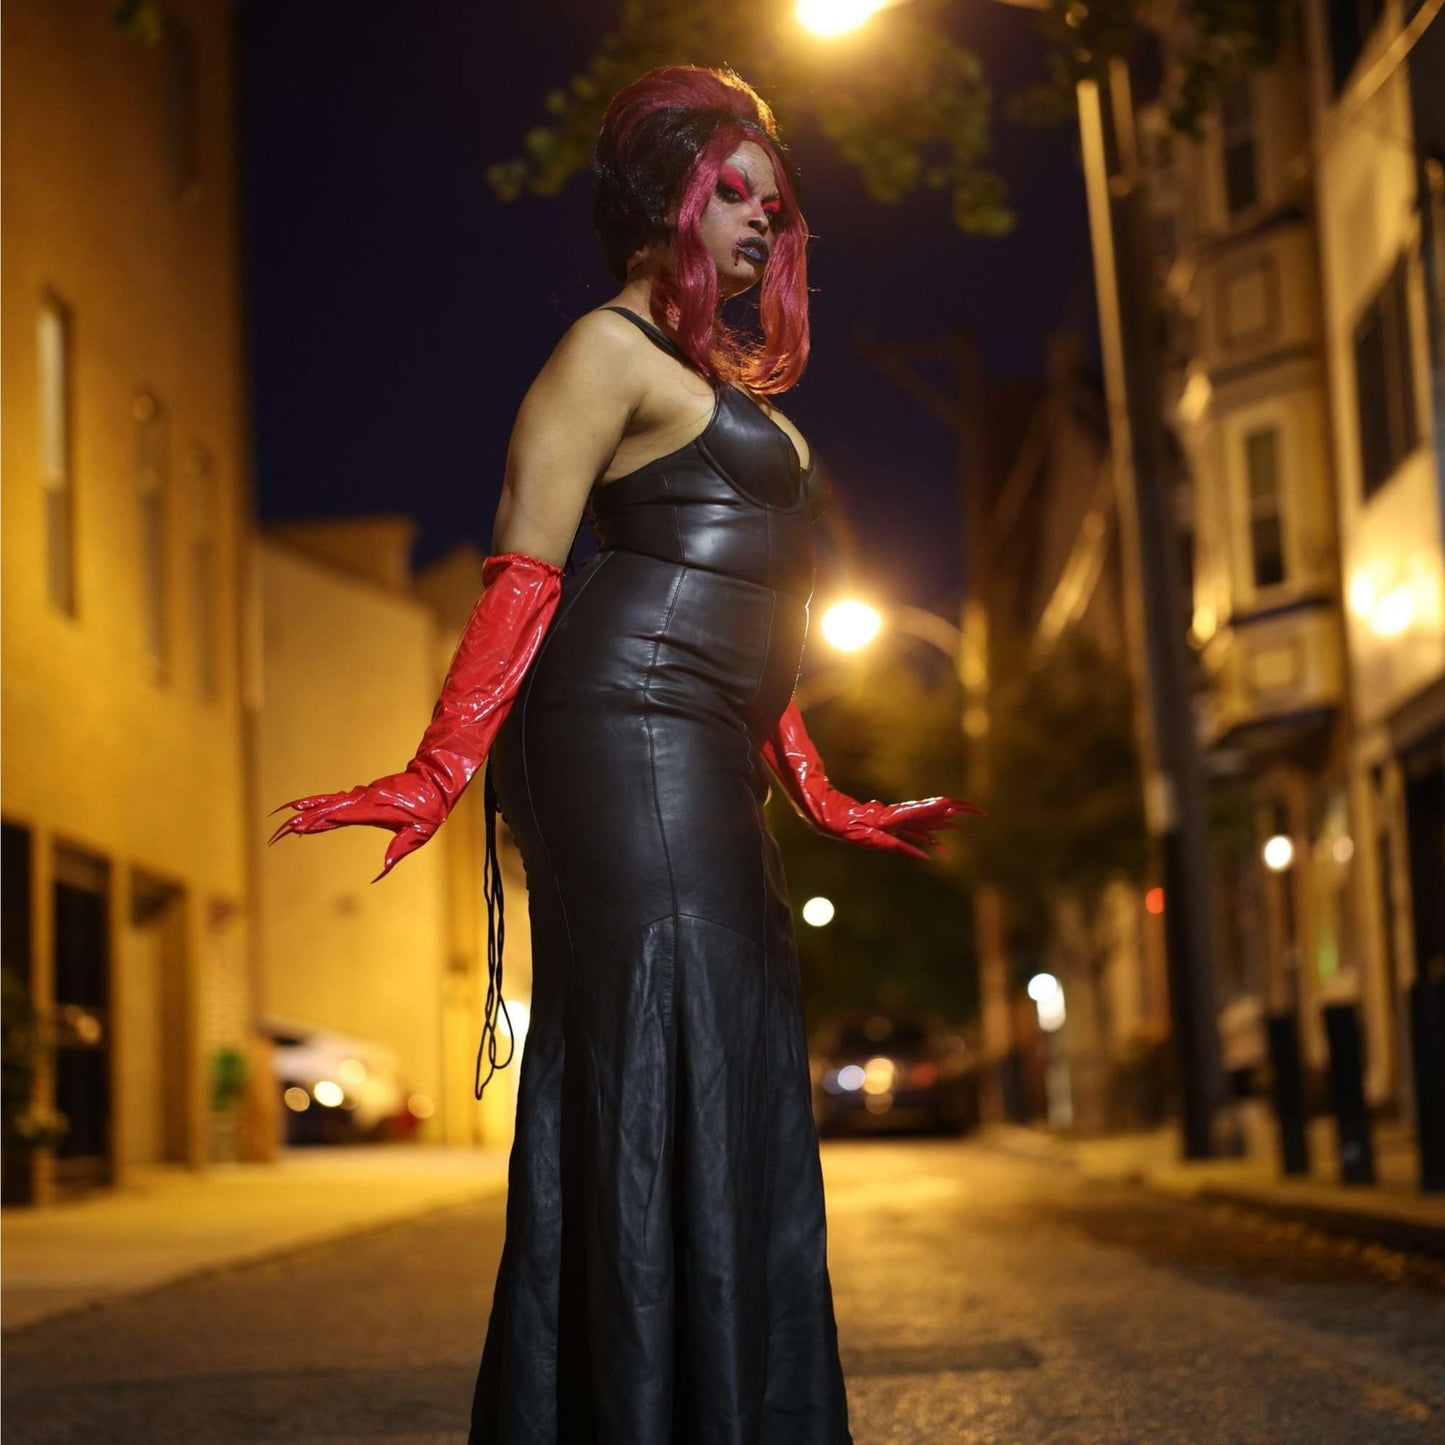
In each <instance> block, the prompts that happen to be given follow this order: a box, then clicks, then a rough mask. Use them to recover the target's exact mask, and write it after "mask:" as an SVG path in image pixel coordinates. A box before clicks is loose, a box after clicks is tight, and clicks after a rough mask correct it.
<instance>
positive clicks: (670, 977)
mask: <svg viewBox="0 0 1445 1445" xmlns="http://www.w3.org/2000/svg"><path fill="white" fill-rule="evenodd" d="M686 577H687V573H686V572H679V573H678V575H677V580H676V581H675V582H674V583H673V585H672V596H671V597H669V598H668V599H667V611H666V613H665V614H664V615H663V619H662V626H661V627H660V628H659V629H658V635H657V638H656V640H655V641H654V642H653V644H652V656H651V658H650V659H649V660H648V663H647V676H646V678H645V679H644V680H643V683H642V727H643V731H644V732H645V733H646V734H647V767H648V771H649V772H650V773H651V774H652V810H653V813H654V814H655V815H656V817H657V836H658V838H659V839H660V840H661V842H662V856H663V858H664V859H665V860H666V862H667V888H668V893H669V895H670V897H671V899H672V911H673V914H674V915H676V914H677V912H678V907H677V874H676V872H675V871H674V869H673V866H672V852H671V850H670V849H669V848H668V846H667V827H666V825H665V824H664V822H663V821H662V806H661V804H660V803H659V802H658V796H657V745H656V742H655V740H654V738H653V736H652V719H651V717H650V716H649V714H648V710H647V709H648V703H649V700H650V694H651V692H652V679H653V675H654V674H655V673H656V671H657V657H658V654H659V653H660V652H661V651H662V639H663V638H664V637H666V636H667V630H668V628H669V627H670V626H671V624H672V614H673V613H674V612H675V611H676V610H677V600H678V598H679V597H680V596H681V595H682V584H683V582H684V581H685V580H686ZM676 951H677V946H676V941H674V944H673V949H672V954H673V955H675V954H676ZM674 962H675V958H674V957H669V959H668V967H667V1010H668V1017H667V1019H666V1037H667V1041H668V1044H669V1046H670V1045H671V1044H672V1042H673V1032H674V1022H675V1019H676V1016H677V1010H676V1007H675V1004H676V999H675V997H674V993H675V989H676V982H677V981H676V978H675V976H674V969H673V965H674Z"/></svg>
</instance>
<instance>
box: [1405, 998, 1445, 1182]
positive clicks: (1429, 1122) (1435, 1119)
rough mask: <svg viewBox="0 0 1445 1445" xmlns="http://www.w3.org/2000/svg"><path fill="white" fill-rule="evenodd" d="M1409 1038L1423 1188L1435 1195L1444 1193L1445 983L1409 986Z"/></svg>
mask: <svg viewBox="0 0 1445 1445" xmlns="http://www.w3.org/2000/svg"><path fill="white" fill-rule="evenodd" d="M1410 1036H1411V1040H1412V1044H1413V1055H1414V1064H1415V1125H1416V1129H1417V1130H1418V1133H1419V1139H1420V1188H1421V1189H1422V1190H1424V1191H1426V1192H1427V1193H1434V1192H1437V1191H1442V1190H1445V981H1442V980H1440V979H1426V978H1420V979H1416V980H1415V982H1414V983H1413V984H1412V985H1411V986H1410Z"/></svg>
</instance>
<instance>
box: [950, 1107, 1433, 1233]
mask: <svg viewBox="0 0 1445 1445" xmlns="http://www.w3.org/2000/svg"><path fill="white" fill-rule="evenodd" d="M975 1137H976V1138H977V1140H978V1142H979V1143H981V1144H982V1145H984V1146H985V1147H991V1148H996V1149H1001V1150H1004V1151H1006V1152H1008V1153H1013V1154H1020V1155H1026V1156H1027V1157H1029V1158H1031V1159H1040V1160H1045V1161H1049V1162H1053V1163H1057V1164H1062V1165H1065V1166H1067V1167H1069V1168H1072V1169H1076V1170H1078V1171H1079V1172H1080V1173H1081V1174H1083V1175H1084V1176H1086V1177H1088V1178H1094V1179H1099V1180H1105V1181H1108V1182H1110V1183H1116V1184H1135V1185H1140V1186H1142V1187H1144V1188H1146V1189H1152V1190H1155V1191H1157V1192H1160V1193H1165V1194H1173V1195H1177V1196H1181V1197H1185V1198H1193V1199H1200V1200H1205V1201H1212V1202H1217V1203H1229V1204H1237V1205H1242V1206H1244V1207H1246V1208H1251V1209H1256V1210H1260V1211H1263V1212H1265V1213H1269V1214H1274V1215H1278V1216H1281V1217H1285V1218H1289V1219H1294V1220H1298V1221H1299V1222H1301V1223H1304V1224H1310V1225H1314V1226H1315V1227H1316V1228H1318V1229H1322V1230H1325V1231H1327V1232H1329V1233H1332V1234H1344V1235H1349V1236H1351V1237H1353V1238H1356V1239H1364V1240H1369V1241H1372V1242H1373V1243H1376V1244H1382V1245H1385V1246H1386V1247H1388V1248H1391V1249H1399V1250H1405V1251H1408V1252H1410V1253H1415V1254H1424V1255H1428V1256H1429V1257H1430V1258H1432V1259H1445V1195H1440V1194H1422V1193H1420V1190H1419V1186H1418V1183H1417V1175H1416V1172H1415V1168H1416V1165H1415V1154H1414V1150H1413V1148H1412V1147H1411V1144H1410V1140H1409V1139H1408V1138H1407V1137H1406V1136H1405V1135H1404V1134H1403V1133H1401V1132H1399V1131H1391V1130H1389V1129H1385V1128H1381V1129H1379V1130H1377V1132H1376V1135H1375V1141H1374V1144H1375V1172H1376V1178H1377V1181H1378V1182H1377V1183H1375V1184H1372V1185H1354V1184H1341V1183H1339V1182H1338V1178H1337V1169H1338V1165H1337V1161H1336V1153H1335V1143H1334V1130H1333V1125H1332V1124H1331V1122H1330V1121H1329V1120H1327V1119H1325V1120H1315V1121H1313V1122H1312V1124H1311V1128H1310V1163H1311V1173H1310V1175H1309V1176H1307V1177H1299V1178H1293V1179H1286V1178H1285V1177H1284V1176H1283V1175H1282V1174H1281V1173H1280V1171H1279V1166H1278V1165H1277V1163H1276V1162H1275V1161H1274V1160H1273V1159H1272V1158H1264V1157H1259V1156H1251V1157H1247V1158H1243V1159H1209V1160H1201V1161H1192V1162H1185V1161H1184V1160H1183V1159H1182V1158H1181V1157H1180V1148H1179V1132H1178V1129H1177V1127H1175V1126H1169V1127H1166V1128H1164V1129H1160V1130H1157V1131H1155V1132H1152V1133H1147V1134H1124V1135H1116V1136H1113V1137H1108V1138H1096V1139H1075V1138H1070V1137H1068V1136H1065V1135H1059V1134H1053V1133H1050V1132H1049V1131H1048V1130H1046V1129H1043V1128H1030V1127H1027V1126H1024V1125H1017V1124H988V1125H985V1126H984V1128H983V1129H982V1130H981V1131H980V1132H979V1133H978V1134H977V1135H976V1136H975Z"/></svg>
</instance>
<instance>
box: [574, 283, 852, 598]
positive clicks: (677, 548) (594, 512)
mask: <svg viewBox="0 0 1445 1445" xmlns="http://www.w3.org/2000/svg"><path fill="white" fill-rule="evenodd" d="M608 309H609V310H615V311H617V312H618V314H619V315H623V316H626V317H628V318H629V320H631V321H633V322H635V323H636V324H637V325H638V326H639V327H640V328H641V329H642V330H643V331H645V332H646V333H647V334H648V335H649V336H650V337H651V338H652V339H653V341H655V342H656V343H657V344H658V345H659V346H662V347H663V348H664V349H665V350H667V351H669V352H670V353H671V354H673V355H675V356H677V357H679V359H683V353H682V352H681V350H680V348H678V347H677V345H676V343H675V342H673V341H672V339H671V338H670V337H668V336H666V335H665V334H664V333H662V332H661V331H659V330H658V329H657V328H656V327H654V326H652V325H651V324H650V323H648V322H646V321H644V320H643V318H642V317H640V316H638V315H636V314H635V313H634V312H631V311H627V310H624V309H622V308H621V307H610V308H608ZM715 392H716V397H715V400H714V404H713V413H712V416H711V418H710V419H709V421H708V423H707V425H706V426H705V427H704V428H703V430H702V432H701V433H700V434H699V435H698V436H696V437H695V438H693V440H692V441H690V442H688V443H686V444H685V445H684V446H681V447H679V448H677V450H676V451H673V452H669V453H668V454H667V455H666V456H664V457H659V458H657V460H655V461H651V462H648V463H647V464H646V465H645V466H642V467H639V468H638V469H637V470H636V471H634V472H629V473H628V474H627V475H626V476H624V477H619V478H617V479H616V480H615V481H611V482H602V483H598V484H597V485H596V486H594V487H593V489H592V492H591V494H590V495H589V497H588V499H587V520H588V524H589V526H590V528H591V531H592V535H593V537H594V538H595V539H596V541H597V545H598V547H599V548H600V549H601V550H603V551H608V550H611V549H614V548H621V549H624V550H626V551H631V552H639V553H642V554H644V555H646V556H649V557H656V558H658V559H660V560H663V561H668V562H675V563H679V564H681V565H684V566H688V567H697V568H701V569H702V570H704V571H710V572H717V573H721V574H723V575H724V576H727V577H732V578H736V579H738V580H740V581H745V582H755V583H757V584H759V585H761V586H764V587H771V588H773V589H775V590H777V591H781V592H787V593H789V594H791V595H793V596H794V597H797V598H799V599H801V600H803V601H807V599H808V598H809V596H811V594H812V590H813V537H812V524H813V522H814V521H815V520H816V518H817V517H819V516H820V515H821V514H822V511H823V508H824V505H825V502H824V498H823V496H822V493H821V488H820V484H819V479H818V470H817V466H816V462H815V461H810V463H809V465H808V466H807V467H803V466H802V465H801V464H800V463H799V460H798V453H797V448H796V447H795V446H794V444H793V441H792V438H791V437H789V436H788V434H787V433H786V432H784V431H783V430H782V428H781V427H779V426H778V425H777V423H776V422H774V421H772V420H771V419H770V418H769V417H768V415H767V414H766V413H765V412H764V411H763V410H762V408H761V407H760V406H758V404H757V403H756V402H754V401H753V400H752V398H751V397H749V396H748V395H747V394H746V393H745V392H743V391H740V390H738V389H737V388H736V387H733V386H728V385H722V384H718V385H716V386H715Z"/></svg>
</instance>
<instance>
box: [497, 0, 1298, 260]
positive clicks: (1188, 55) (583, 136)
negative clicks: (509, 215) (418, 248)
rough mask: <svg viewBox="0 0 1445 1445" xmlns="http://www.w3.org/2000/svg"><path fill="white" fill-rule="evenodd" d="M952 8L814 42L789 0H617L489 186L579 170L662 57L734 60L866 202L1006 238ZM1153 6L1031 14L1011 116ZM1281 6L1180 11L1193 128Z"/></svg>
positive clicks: (1114, 1) (1185, 92) (927, 4)
mask: <svg viewBox="0 0 1445 1445" xmlns="http://www.w3.org/2000/svg"><path fill="white" fill-rule="evenodd" d="M956 3H963V0H907V3H902V4H896V5H892V6H890V7H888V8H887V9H886V10H884V11H883V12H882V13H880V14H878V15H876V16H874V17H873V18H872V19H871V20H870V21H869V22H868V23H867V25H866V26H865V27H864V28H863V29H862V30H861V31H859V32H858V33H857V34H856V35H853V36H850V37H845V38H843V39H841V40H833V41H828V42H823V41H819V40H817V39H815V38H814V37H811V36H809V35H808V34H807V33H806V32H804V31H803V30H802V28H801V27H800V26H799V24H798V23H797V21H796V19H795V18H794V16H793V13H792V6H791V4H790V3H788V0H734V3H732V4H729V5H717V4H711V3H703V0H625V3H624V4H623V7H622V14H621V17H620V19H619V20H618V23H617V25H616V27H615V28H614V29H613V30H611V31H610V32H609V33H608V34H607V35H606V36H605V37H604V38H603V40H602V42H601V44H600V45H599V47H598V49H597V51H596V52H595V53H594V54H593V55H592V56H591V57H590V59H589V60H588V61H587V62H586V63H585V64H584V65H583V67H582V69H581V70H579V71H578V72H577V74H576V75H574V76H573V77H572V79H571V81H570V82H568V84H567V85H565V86H562V87H559V88H557V89H554V90H551V91H549V92H548V93H547V95H546V96H545V98H544V100H543V109H544V111H545V112H546V117H547V118H546V119H545V120H544V121H543V122H542V123H540V124H539V125H537V126H535V127H534V128H533V129H531V130H530V131H528V132H527V134H526V135H525V137H524V138H523V141H522V147H521V153H520V154H518V155H516V156H513V157H512V158H511V159H508V160H504V161H501V162H498V163H497V164H496V165H494V166H492V167H490V168H489V170H488V172H487V179H488V181H489V182H490V184H491V185H492V187H493V189H494V190H495V192H496V193H497V195H498V196H499V197H500V198H502V199H503V200H513V199H515V198H516V197H518V196H520V195H522V194H523V193H524V192H530V193H532V194H534V195H543V196H547V195H555V194H556V193H557V191H559V190H560V189H561V187H562V186H563V185H564V184H565V183H566V181H567V180H568V179H569V178H570V177H571V176H572V175H574V174H575V173H576V172H577V171H579V170H582V169H583V168H584V167H585V166H586V165H587V164H588V161H589V159H590V157H591V154H592V146H593V142H594V140H595V138H596V135H597V130H598V126H599V124H600V122H601V118H602V111H603V109H604V107H605V106H606V104H607V101H608V99H609V97H611V96H612V95H613V94H614V93H615V92H616V91H618V90H619V89H621V87H622V86H624V85H626V84H627V83H628V82H629V81H632V80H634V79H636V78H637V76H639V75H641V74H643V73H644V72H645V71H647V70H650V69H652V68H653V67H654V66H658V65H670V64H679V63H686V62H690V63H694V64H699V65H712V66H722V65H729V66H731V67H732V68H733V69H735V70H737V71H738V72H739V73H740V74H742V75H743V76H744V77H745V78H746V79H747V80H748V81H749V82H750V83H751V84H753V85H754V86H756V88H757V89H758V90H759V91H760V92H761V93H762V94H763V95H764V96H765V97H766V98H767V99H768V101H769V103H770V104H771V105H772V106H773V107H774V109H775V110H776V111H777V113H778V117H779V121H780V123H781V124H782V126H783V128H784V132H785V133H790V132H791V131H792V128H793V127H794V126H795V125H796V124H797V122H799V121H807V122H810V123H811V124H812V125H814V126H815V127H816V129H817V130H818V131H819V132H820V133H821V135H822V136H823V137H824V138H826V140H827V141H828V142H829V143H830V144H831V145H832V147H833V149H834V150H835V151H836V153H837V154H838V155H839V156H840V157H841V158H842V159H843V160H845V161H846V162H848V163H849V164H850V165H852V166H853V167H855V168H856V169H857V170H858V172H859V174H860V175H861V177H862V180H863V184H864V185H865V187H866V188H867V190H868V193H869V194H870V195H871V196H872V197H873V198H874V199H875V200H877V201H881V202H885V203H890V204H892V203H896V202H898V201H900V200H902V199H903V198H904V197H905V196H908V195H911V194H913V193H914V192H916V191H919V190H934V191H942V192H945V193H947V195H948V197H949V199H950V202H951V206H952V212H953V218H954V221H955V223H956V224H957V225H958V227H959V229H960V230H963V231H967V232H972V233H975V234H985V235H998V234H1001V233H1003V232H1005V231H1007V230H1008V229H1009V228H1010V226H1011V225H1012V220H1013V218H1012V214H1011V212H1010V211H1009V208H1008V203H1007V196H1006V189H1005V186H1004V183H1003V181H1002V179H1001V178H1000V177H999V176H998V175H997V173H996V172H995V171H993V170H992V169H991V167H990V164H989V146H990V126H991V119H992V110H993V94H992V90H991V87H990V85H989V83H988V78H987V76H986V75H985V74H984V70H983V66H982V64H981V63H980V61H979V58H978V56H977V55H975V54H974V53H973V51H971V50H969V49H968V48H967V47H965V46H962V45H960V44H959V43H958V42H957V41H956V40H954V39H953V38H952V36H951V35H950V34H949V32H948V29H947V26H946V24H945V19H946V17H947V14H948V11H949V7H950V4H956ZM968 3H976V4H983V3H990V0H968ZM1154 8H1155V7H1153V6H1151V5H1150V4H1149V3H1148V0H1088V3H1085V0H1051V3H1050V4H1049V7H1048V9H1047V10H1046V11H1044V12H1043V14H1042V15H1041V17H1040V25H1041V27H1042V29H1043V30H1044V33H1045V35H1046V36H1047V37H1048V40H1049V42H1050V51H1049V62H1048V63H1049V68H1050V77H1051V78H1050V81H1049V82H1048V83H1047V84H1044V85H1040V86H1035V87H1031V88H1030V89H1028V90H1027V91H1025V92H1022V93H1021V94H1019V95H1017V96H1014V97H1012V110H1013V114H1014V115H1015V116H1016V117H1019V118H1022V119H1026V120H1031V121H1035V122H1046V121H1051V120H1062V119H1065V118H1067V117H1071V116H1072V115H1073V87H1074V83H1075V81H1077V80H1078V79H1079V78H1080V77H1081V76H1084V75H1100V74H1103V73H1104V72H1105V71H1106V70H1107V67H1108V62H1109V60H1110V58H1111V57H1114V56H1131V55H1133V54H1134V52H1135V51H1136V49H1137V48H1138V43H1139V38H1140V36H1141V35H1142V34H1143V33H1144V26H1145V22H1146V21H1147V20H1148V19H1149V17H1150V15H1151V13H1152V11H1153V9H1154ZM1288 8H1289V7H1286V6H1281V5H1280V4H1279V3H1278V0H1180V3H1178V4H1177V5H1176V6H1175V7H1173V10H1172V12H1171V15H1172V19H1171V22H1170V23H1171V35H1170V41H1171V48H1172V50H1173V53H1174V54H1175V55H1176V57H1177V68H1176V71H1175V72H1174V73H1175V76H1176V82H1175V92H1176V93H1175V97H1174V100H1173V102H1172V104H1171V115H1172V116H1173V118H1174V121H1175V124H1176V125H1178V126H1179V127H1181V128H1182V129H1184V130H1187V131H1196V130H1197V129H1198V126H1199V123H1200V120H1201V118H1202V117H1203V115H1204V114H1205V112H1206V111H1207V110H1208V108H1209V106H1210V105H1212V104H1213V102H1214V101H1215V99H1216V98H1217V97H1218V95H1219V94H1220V92H1221V91H1222V90H1223V89H1224V88H1225V87H1226V86H1228V85H1229V84H1230V83H1232V82H1233V80H1234V79H1235V78H1236V77H1237V76H1238V75H1240V74H1243V73H1245V72H1246V71H1247V70H1249V69H1252V68H1254V67H1256V66H1258V65H1261V64H1266V63H1268V61H1269V60H1270V59H1271V58H1272V57H1273V55H1274V54H1275V53H1276V50H1277V49H1278V46H1279V44H1280V40H1281V36H1282V34H1283V27H1284V26H1285V25H1286V24H1287V21H1286V20H1284V19H1282V18H1281V17H1282V14H1283V13H1284V12H1285V11H1287V10H1288Z"/></svg>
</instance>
